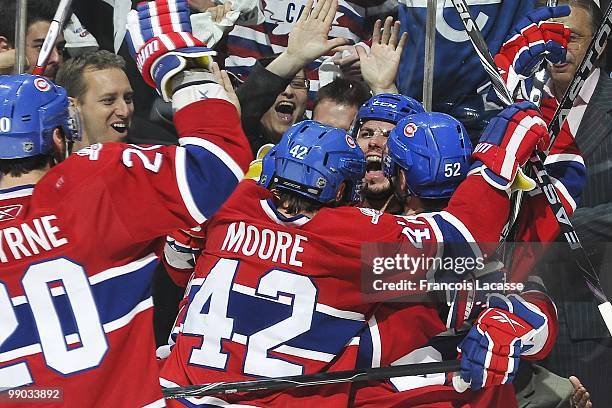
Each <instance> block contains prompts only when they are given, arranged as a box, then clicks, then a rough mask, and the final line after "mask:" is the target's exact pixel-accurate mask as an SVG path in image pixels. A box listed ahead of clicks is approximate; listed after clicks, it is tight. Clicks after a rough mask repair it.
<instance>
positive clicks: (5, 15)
mask: <svg viewBox="0 0 612 408" xmlns="http://www.w3.org/2000/svg"><path fill="white" fill-rule="evenodd" d="M18 3H19V1H18V0H0V7H2V12H0V36H3V37H6V39H7V40H8V43H9V44H10V45H11V46H13V47H14V46H15V11H16V10H17V4H18ZM58 4H59V0H28V9H27V16H26V32H27V30H28V28H29V27H30V26H31V25H32V24H34V23H36V22H38V21H49V22H51V21H53V16H54V15H55V10H57V6H58ZM67 23H68V19H67V21H66V24H67Z"/></svg>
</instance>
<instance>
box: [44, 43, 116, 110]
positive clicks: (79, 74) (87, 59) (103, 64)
mask: <svg viewBox="0 0 612 408" xmlns="http://www.w3.org/2000/svg"><path fill="white" fill-rule="evenodd" d="M111 68H116V69H120V70H122V71H124V72H125V60H124V59H123V57H121V56H119V55H116V54H113V53H112V52H110V51H106V50H99V51H92V52H87V53H85V54H83V55H80V56H78V57H76V58H71V59H69V60H68V61H66V62H64V64H63V65H62V66H61V67H60V69H59V71H58V72H57V77H56V78H55V82H56V83H57V84H58V85H61V86H63V87H64V88H65V89H66V93H67V94H68V96H71V97H73V98H81V97H82V96H83V95H84V94H85V92H87V84H86V83H85V81H83V74H84V73H85V72H86V71H100V70H103V69H111Z"/></svg>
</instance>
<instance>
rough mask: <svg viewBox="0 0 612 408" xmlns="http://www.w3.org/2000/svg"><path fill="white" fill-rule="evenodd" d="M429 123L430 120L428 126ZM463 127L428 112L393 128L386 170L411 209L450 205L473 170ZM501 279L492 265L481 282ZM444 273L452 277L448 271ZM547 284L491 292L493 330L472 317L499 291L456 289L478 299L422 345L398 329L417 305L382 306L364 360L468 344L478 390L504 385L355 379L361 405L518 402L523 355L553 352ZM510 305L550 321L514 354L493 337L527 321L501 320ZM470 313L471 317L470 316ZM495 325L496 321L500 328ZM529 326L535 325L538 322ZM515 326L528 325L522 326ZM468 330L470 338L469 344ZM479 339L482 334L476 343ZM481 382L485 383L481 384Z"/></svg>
mask: <svg viewBox="0 0 612 408" xmlns="http://www.w3.org/2000/svg"><path fill="white" fill-rule="evenodd" d="M425 115H426V116H427V117H428V119H427V120H424V118H425V117H426V116H425ZM426 122H429V123H430V125H429V126H427V123H426ZM457 126H460V127H462V126H461V125H460V124H459V123H458V122H457V121H456V120H454V119H452V118H449V117H448V116H446V115H442V114H437V113H428V114H417V115H411V116H408V117H406V118H405V119H404V120H402V121H401V122H399V123H398V126H397V127H396V128H395V129H394V130H393V131H392V132H391V134H390V136H389V139H388V141H387V153H386V155H385V157H384V160H383V162H384V171H385V174H386V176H387V177H389V178H390V179H391V180H392V181H393V183H392V184H393V185H394V188H395V194H396V196H397V197H398V199H399V201H400V202H402V203H403V204H404V212H405V213H406V214H419V213H422V212H424V211H425V212H439V211H444V208H445V207H446V205H447V202H448V199H449V198H450V197H451V194H452V193H453V191H454V190H455V189H456V188H457V186H458V185H459V183H460V182H461V181H462V180H463V179H464V178H465V176H466V174H467V170H468V168H469V153H468V152H470V151H471V147H470V146H469V140H468V139H467V137H466V135H465V131H462V132H457V131H456V129H458V127H457ZM406 129H415V131H414V132H412V136H411V137H409V138H407V137H405V130H406ZM449 167H450V168H453V167H454V168H456V169H457V171H456V172H453V173H452V174H450V173H449V172H447V171H445V168H449ZM530 204H531V205H537V204H538V203H530ZM502 278H503V276H502V273H501V272H500V271H499V270H498V269H497V268H491V267H490V266H488V267H487V268H486V270H483V271H480V272H479V280H480V282H488V283H491V282H501V281H502ZM439 279H440V280H444V279H447V278H445V277H443V276H441V277H439ZM542 289H543V288H542V287H539V285H537V283H536V282H533V281H530V282H526V283H525V289H524V290H523V291H522V293H521V297H518V296H516V295H515V294H513V295H510V296H509V297H507V298H505V297H502V296H501V295H494V296H492V297H490V298H489V306H490V307H491V308H493V309H495V310H494V311H493V309H487V312H483V313H482V315H481V319H482V320H485V319H487V317H488V316H489V315H490V314H491V313H496V314H495V316H496V317H495V318H494V319H492V320H488V324H487V326H486V328H484V326H483V325H482V324H481V319H477V320H476V322H475V327H474V328H472V329H471V331H470V325H471V324H472V323H471V320H472V319H474V318H476V317H477V316H478V315H479V313H480V312H481V311H482V307H481V306H478V303H484V304H486V303H487V295H490V294H492V293H491V292H489V293H486V292H485V291H483V290H480V291H478V290H477V291H476V292H474V293H472V294H471V295H470V296H453V295H458V293H457V292H455V293H449V295H450V296H449V297H448V298H450V299H453V298H455V299H458V298H459V299H466V298H467V299H471V301H470V305H469V307H466V306H465V302H463V304H462V305H461V307H457V306H458V305H459V304H461V303H462V302H460V301H458V302H455V303H453V304H452V307H450V308H446V310H441V316H444V317H445V320H446V326H447V327H448V328H451V329H453V330H449V331H447V332H445V333H443V334H442V335H440V336H437V337H434V338H432V339H430V340H429V341H427V342H425V343H423V344H421V345H419V346H418V347H416V348H410V347H411V346H414V343H411V342H406V341H405V340H404V338H402V337H398V336H397V332H398V331H399V330H402V328H404V330H408V329H409V328H411V327H414V323H413V321H412V320H413V316H412V311H411V310H410V308H409V307H407V306H408V305H407V304H405V303H404V304H402V303H390V304H384V305H382V306H381V307H379V308H378V309H377V310H376V312H375V314H374V316H372V317H371V318H370V321H369V322H368V330H366V331H364V334H363V335H362V337H361V339H360V349H359V357H360V359H359V365H360V366H366V367H380V366H387V365H401V364H411V363H421V362H427V361H441V360H443V359H444V360H448V359H454V358H456V357H457V352H456V350H457V346H460V348H461V350H465V349H466V347H467V349H468V354H467V356H466V355H464V356H463V359H465V361H464V362H465V364H464V365H463V362H462V367H463V369H464V371H462V373H465V375H466V379H468V378H469V379H473V378H472V377H473V375H474V374H477V376H478V377H479V379H478V380H475V381H474V382H473V384H472V385H473V387H472V388H473V389H475V390H478V389H479V388H480V386H481V385H485V384H482V381H487V384H486V385H489V386H490V385H498V384H502V383H504V384H505V385H502V386H500V387H487V388H485V389H484V390H482V391H478V392H470V391H468V392H465V393H458V392H456V391H455V390H454V389H453V386H452V385H451V384H450V382H449V379H448V378H447V377H446V376H445V375H444V374H434V375H427V376H418V377H398V378H392V379H390V380H388V381H383V382H372V383H367V384H362V383H358V384H356V385H355V390H354V393H353V395H355V401H354V404H355V406H360V407H361V406H364V407H379V406H385V407H395V406H397V407H403V406H411V407H438V408H444V407H446V408H450V407H453V406H462V407H490V406H496V407H516V398H515V390H514V388H513V387H512V385H511V384H509V383H510V382H511V381H512V379H513V377H514V375H515V373H516V370H517V367H518V364H519V356H520V358H521V359H527V360H540V359H542V358H544V357H545V356H546V355H547V354H548V352H550V350H551V348H552V346H553V344H554V340H555V337H556V331H557V322H556V313H555V308H554V305H553V303H552V301H551V300H550V299H549V298H548V297H547V296H546V295H545V293H544V292H543V290H542ZM462 295H465V293H464V294H462ZM444 298H446V297H444ZM469 309H471V310H472V312H471V313H468V315H469V316H465V315H464V312H466V311H467V310H469ZM509 309H510V310H512V311H513V314H515V315H518V316H519V317H523V318H525V317H527V318H528V319H532V321H538V320H540V321H542V319H543V320H544V321H545V325H541V324H540V326H541V330H538V331H537V334H536V335H535V336H534V335H533V333H531V334H530V335H529V336H526V337H525V333H526V332H523V333H522V336H520V335H518V334H519V333H518V332H517V334H512V335H513V336H515V337H516V341H517V342H519V343H520V342H525V340H527V343H525V344H523V346H522V347H519V348H518V349H517V350H516V351H515V352H514V353H513V354H512V355H507V356H505V355H497V352H496V350H499V349H497V348H496V345H495V344H494V343H495V336H496V335H499V334H500V333H501V332H503V330H500V328H503V326H504V325H505V324H507V322H508V321H512V322H514V323H517V322H522V319H515V317H514V316H513V317H511V318H507V319H506V320H503V319H499V317H500V316H506V317H508V316H509V314H508V313H507V311H508V310H509ZM466 319H468V320H470V321H469V322H465V320H466ZM491 323H494V324H491ZM496 325H497V327H494V326H496ZM537 325H538V324H535V326H537ZM500 326H501V327H500ZM523 326H525V327H533V326H532V325H531V324H530V325H524V324H523ZM516 327H517V328H521V326H520V324H519V325H517V326H516ZM445 329H446V327H445ZM454 329H457V330H454ZM521 329H522V328H521ZM487 331H489V332H488V333H487V335H488V336H490V337H487V340H486V341H483V339H484V337H482V334H484V333H485V332H487ZM492 333H495V334H492ZM510 333H513V332H512V331H510V332H506V333H505V335H509V334H510ZM466 334H467V335H468V338H467V340H465V341H464V342H463V343H462V340H463V339H464V337H465V336H466ZM520 337H523V338H522V339H520ZM527 337H529V338H528V339H527ZM475 339H478V341H476V344H478V345H477V346H476V347H475V346H474V344H475V343H474V340H475ZM491 342H493V344H492V343H491ZM483 346H491V347H490V350H492V352H490V353H487V352H485V350H482V349H480V347H483ZM486 356H489V357H488V358H489V359H490V360H489V362H487V361H486V360H482V359H483V358H485V357H486ZM493 363H495V364H493ZM487 365H489V367H487ZM464 366H465V367H464ZM483 378H484V380H483ZM477 382H480V384H481V385H478V384H476V383H477Z"/></svg>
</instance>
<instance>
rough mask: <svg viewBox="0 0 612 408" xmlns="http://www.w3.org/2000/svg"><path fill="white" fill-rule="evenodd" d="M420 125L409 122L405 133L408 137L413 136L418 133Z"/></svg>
mask: <svg viewBox="0 0 612 408" xmlns="http://www.w3.org/2000/svg"><path fill="white" fill-rule="evenodd" d="M417 129H418V127H417V125H415V124H414V123H409V124H407V125H406V126H405V127H404V135H406V137H412V136H414V134H415V133H416V131H417Z"/></svg>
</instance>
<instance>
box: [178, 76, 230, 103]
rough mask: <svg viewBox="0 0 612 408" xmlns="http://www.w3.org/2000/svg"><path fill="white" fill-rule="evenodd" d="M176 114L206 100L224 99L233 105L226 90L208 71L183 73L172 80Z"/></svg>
mask: <svg viewBox="0 0 612 408" xmlns="http://www.w3.org/2000/svg"><path fill="white" fill-rule="evenodd" d="M172 88H173V90H174V91H173V95H172V109H173V111H174V112H176V111H178V110H180V109H182V108H184V107H185V106H187V105H191V104H192V103H194V102H198V101H201V100H204V99H223V100H225V101H228V102H230V103H231V100H230V99H229V97H228V96H227V92H226V91H225V89H224V88H223V87H222V86H221V85H219V84H218V83H217V79H216V78H215V76H214V74H213V73H211V72H208V71H183V72H181V73H179V74H177V75H176V76H175V77H173V78H172Z"/></svg>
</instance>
